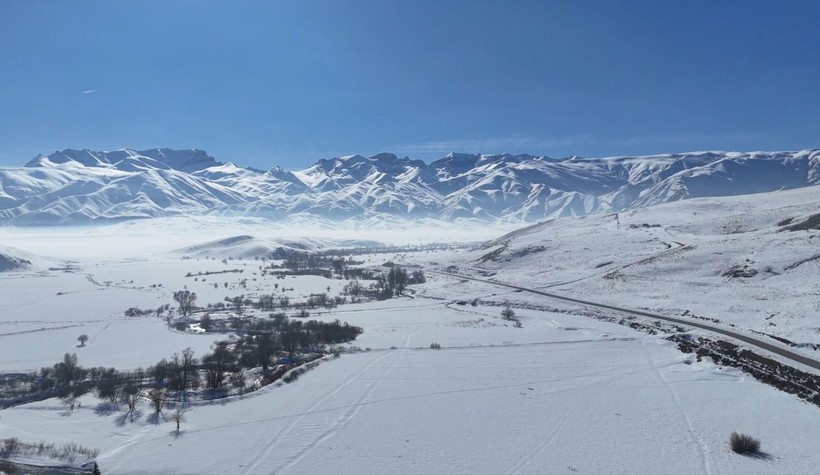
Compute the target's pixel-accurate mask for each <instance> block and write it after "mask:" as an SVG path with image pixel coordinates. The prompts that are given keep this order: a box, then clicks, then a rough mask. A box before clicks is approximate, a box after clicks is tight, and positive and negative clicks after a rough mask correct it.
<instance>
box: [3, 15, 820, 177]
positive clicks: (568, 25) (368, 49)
mask: <svg viewBox="0 0 820 475" xmlns="http://www.w3.org/2000/svg"><path fill="white" fill-rule="evenodd" d="M818 19H820V2H816V1H804V2H800V1H785V2H771V1H768V2H758V1H728V0H727V1H714V0H710V1H705V0H704V1H698V0H691V1H683V2H680V1H676V2H671V1H670V2H661V1H657V0H652V1H629V0H627V1H623V2H616V1H610V0H606V1H547V0H542V1H482V0H466V1H452V0H440V1H429V2H427V1H413V2H410V1H398V0H374V1H357V0H345V1H335V0H334V1H309V0H308V1H296V0H294V1H289V2H282V1H263V2H252V1H244V2H231V1H221V2H207V1H167V0H163V1H145V0H141V1H72V2H64V1H51V2H49V1H37V2H32V1H23V0H19V1H13V0H0V165H6V166H9V165H19V164H22V163H24V162H25V161H26V160H28V159H29V158H31V157H33V156H34V155H36V154H37V153H50V152H53V151H54V150H57V149H64V148H91V149H106V150H110V149H118V148H123V147H129V148H153V147H172V148H202V149H205V150H207V151H208V152H209V153H210V154H211V155H214V156H215V157H216V158H218V159H220V160H223V161H233V162H235V163H237V164H240V165H250V166H256V167H259V168H270V167H272V166H274V165H281V166H283V167H285V168H289V169H295V168H302V167H304V166H307V165H309V164H310V163H313V162H314V161H315V160H316V159H318V158H326V157H332V156H338V155H346V154H352V153H362V154H374V153H377V152H381V151H393V152H395V153H397V154H400V155H409V156H411V157H413V158H421V159H424V160H427V161H430V160H433V159H435V158H438V157H440V156H443V155H445V154H446V153H448V152H451V151H455V152H483V153H494V152H503V151H508V152H513V153H523V152H528V153H533V154H546V155H549V156H553V157H562V156H567V155H581V156H587V157H599V156H610V155H625V154H648V153H661V152H674V151H690V150H705V149H720V150H775V149H776V150H791V149H802V148H810V147H818V146H820V133H819V132H820V118H819V117H820V114H818V111H820V35H818V33H817V28H816V23H817V20H818ZM84 91H94V92H89V93H84Z"/></svg>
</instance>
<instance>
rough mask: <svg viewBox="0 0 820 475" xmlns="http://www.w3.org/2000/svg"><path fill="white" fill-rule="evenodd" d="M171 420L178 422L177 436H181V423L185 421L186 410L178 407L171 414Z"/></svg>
mask: <svg viewBox="0 0 820 475" xmlns="http://www.w3.org/2000/svg"><path fill="white" fill-rule="evenodd" d="M171 420H172V421H174V422H176V424H177V437H179V425H180V424H181V423H183V422H185V411H183V410H182V409H179V408H177V409H176V410H174V412H173V414H171Z"/></svg>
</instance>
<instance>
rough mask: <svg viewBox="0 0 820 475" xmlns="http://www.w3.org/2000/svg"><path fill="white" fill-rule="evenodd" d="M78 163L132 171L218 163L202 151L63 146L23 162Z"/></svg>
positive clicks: (30, 164)
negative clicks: (101, 148)
mask: <svg viewBox="0 0 820 475" xmlns="http://www.w3.org/2000/svg"><path fill="white" fill-rule="evenodd" d="M72 162H73V163H75V164H80V165H83V166H85V167H109V168H116V169H123V170H126V171H133V170H134V169H135V168H143V167H149V168H172V169H174V170H179V171H182V172H185V173H191V172H195V171H198V170H204V169H206V168H209V167H213V166H218V165H222V163H221V162H218V161H216V159H214V158H213V157H211V156H210V155H208V154H207V153H206V152H205V151H204V150H197V149H192V150H172V149H168V148H162V149H160V148H155V149H150V150H141V151H135V150H131V149H121V150H114V151H104V152H96V151H92V150H88V149H83V150H73V149H65V150H63V151H57V152H54V153H52V154H51V155H48V156H43V155H38V156H36V157H35V158H34V159H32V160H31V161H29V162H28V163H26V164H25V167H43V166H50V165H55V164H56V165H60V164H66V163H72Z"/></svg>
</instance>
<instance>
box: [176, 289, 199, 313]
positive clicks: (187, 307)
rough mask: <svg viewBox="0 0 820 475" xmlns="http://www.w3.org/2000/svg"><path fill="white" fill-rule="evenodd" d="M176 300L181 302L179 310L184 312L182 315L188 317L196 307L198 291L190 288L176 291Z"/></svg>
mask: <svg viewBox="0 0 820 475" xmlns="http://www.w3.org/2000/svg"><path fill="white" fill-rule="evenodd" d="M174 300H176V302H177V303H178V304H179V311H180V312H182V316H183V317H187V316H188V314H189V313H191V310H192V309H193V308H194V302H196V293H195V292H191V291H190V290H179V291H177V292H174Z"/></svg>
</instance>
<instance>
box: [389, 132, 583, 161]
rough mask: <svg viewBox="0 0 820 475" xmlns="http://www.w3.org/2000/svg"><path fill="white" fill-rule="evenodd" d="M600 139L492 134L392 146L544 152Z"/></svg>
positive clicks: (421, 150) (411, 151)
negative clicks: (473, 137)
mask: <svg viewBox="0 0 820 475" xmlns="http://www.w3.org/2000/svg"><path fill="white" fill-rule="evenodd" d="M591 142H597V139H596V138H595V137H594V136H592V135H589V134H583V135H571V136H566V137H527V136H510V137H493V138H487V139H462V140H438V141H429V142H417V143H409V144H403V145H397V146H395V147H391V148H390V150H393V151H395V152H396V153H400V154H407V155H410V156H413V155H426V156H430V155H439V156H443V155H446V154H447V153H450V152H468V153H502V152H511V153H521V152H525V153H534V154H539V153H545V152H548V151H549V150H550V149H554V148H561V147H573V146H580V145H583V144H589V143H591Z"/></svg>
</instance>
